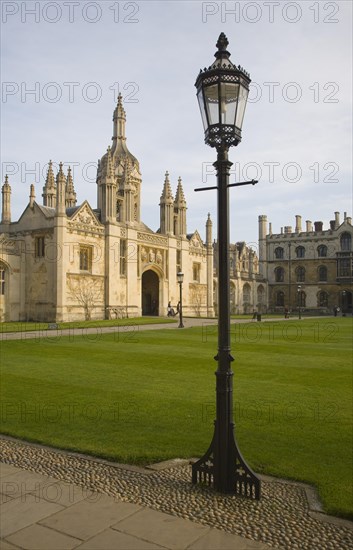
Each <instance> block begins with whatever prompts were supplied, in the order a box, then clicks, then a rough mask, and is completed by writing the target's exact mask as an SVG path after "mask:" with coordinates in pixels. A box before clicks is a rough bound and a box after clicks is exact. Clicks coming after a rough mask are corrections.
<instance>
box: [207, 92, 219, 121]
mask: <svg viewBox="0 0 353 550" xmlns="http://www.w3.org/2000/svg"><path fill="white" fill-rule="evenodd" d="M204 91H205V101H206V109H207V115H208V122H209V125H210V126H212V125H213V124H218V123H219V109H218V84H212V85H211V86H205V88H204Z"/></svg>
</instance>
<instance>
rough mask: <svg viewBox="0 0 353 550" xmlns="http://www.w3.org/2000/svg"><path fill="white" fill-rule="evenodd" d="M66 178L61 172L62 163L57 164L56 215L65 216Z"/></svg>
mask: <svg viewBox="0 0 353 550" xmlns="http://www.w3.org/2000/svg"><path fill="white" fill-rule="evenodd" d="M65 199H66V177H65V174H64V172H63V163H62V162H60V164H59V172H58V173H57V176H56V212H57V214H58V215H63V214H65V208H66V201H65Z"/></svg>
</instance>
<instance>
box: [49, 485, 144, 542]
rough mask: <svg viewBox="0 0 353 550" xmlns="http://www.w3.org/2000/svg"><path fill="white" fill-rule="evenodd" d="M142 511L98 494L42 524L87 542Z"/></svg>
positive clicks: (52, 516)
mask: <svg viewBox="0 0 353 550" xmlns="http://www.w3.org/2000/svg"><path fill="white" fill-rule="evenodd" d="M48 504H49V503H48ZM140 509H141V507H140V506H138V505H136V504H130V503H127V502H116V501H115V500H114V498H113V497H108V496H106V495H102V494H99V493H97V498H95V499H92V498H90V499H89V500H87V499H86V500H82V501H81V502H78V503H76V504H73V505H72V506H70V507H68V508H65V509H64V510H61V511H60V512H58V513H56V514H54V515H51V516H50V517H49V518H47V519H44V520H43V521H41V522H40V524H41V525H45V526H47V527H50V528H52V529H55V530H56V531H60V532H61V533H66V534H67V535H70V536H72V537H76V538H78V539H81V540H87V539H89V538H91V537H93V536H94V535H97V534H98V533H100V532H101V531H103V530H104V529H106V528H107V527H110V526H111V525H113V524H115V523H117V522H118V521H120V520H122V519H124V518H127V517H128V516H131V514H134V513H135V512H137V511H139V510H140Z"/></svg>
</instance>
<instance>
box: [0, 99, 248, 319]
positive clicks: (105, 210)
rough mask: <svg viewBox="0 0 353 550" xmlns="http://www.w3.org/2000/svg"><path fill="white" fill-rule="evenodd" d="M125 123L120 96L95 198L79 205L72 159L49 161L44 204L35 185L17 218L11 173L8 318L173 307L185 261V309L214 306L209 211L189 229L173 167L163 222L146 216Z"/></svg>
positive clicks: (5, 237)
mask: <svg viewBox="0 0 353 550" xmlns="http://www.w3.org/2000/svg"><path fill="white" fill-rule="evenodd" d="M125 130H126V114H125V110H124V107H123V103H122V98H121V96H119V98H118V103H117V106H116V108H115V110H114V114H113V137H112V144H111V146H110V147H108V149H107V152H106V153H105V154H104V155H103V157H102V158H101V160H100V161H99V163H98V169H97V207H96V208H94V207H92V206H91V205H90V204H89V203H88V202H87V201H84V202H83V203H82V204H81V205H77V197H76V193H75V188H74V182H73V178H72V174H71V170H70V168H69V169H68V171H67V173H66V174H65V173H64V169H63V165H62V163H60V165H59V170H58V173H57V174H56V176H55V175H54V171H53V164H52V162H51V161H50V162H49V164H48V171H47V178H46V181H45V184H44V186H43V193H42V199H43V200H42V204H40V203H39V202H37V201H36V197H35V189H34V186H33V185H31V187H30V193H29V203H28V205H27V207H26V208H25V210H24V212H23V213H22V215H21V217H20V218H19V219H18V220H17V221H11V186H10V183H9V181H8V178H7V176H6V178H5V182H4V184H3V186H2V218H1V225H0V232H1V236H0V283H1V287H0V320H1V321H5V320H6V321H28V320H35V321H47V322H52V321H56V322H60V321H73V320H83V319H90V318H92V319H104V318H116V317H126V316H129V317H135V316H140V315H166V312H167V305H168V302H169V301H171V303H172V305H173V306H174V307H176V305H177V302H178V300H179V285H178V283H177V277H176V274H177V272H178V271H182V272H183V273H184V283H183V312H184V314H185V315H192V316H193V315H201V316H210V317H212V316H214V311H215V307H214V306H215V304H214V297H213V294H214V293H213V289H214V287H216V284H217V277H215V273H214V269H213V266H214V244H213V239H212V221H211V219H210V217H209V216H208V219H207V222H206V240H205V242H204V241H203V240H202V238H201V236H200V234H199V232H198V231H197V230H196V231H194V232H192V233H187V226H186V221H187V220H186V210H187V205H186V200H185V196H184V191H183V185H182V181H181V178H179V179H178V182H177V186H176V193H175V197H174V196H173V192H172V188H171V183H170V179H169V174H168V172H167V173H166V174H165V179H164V184H163V187H162V194H161V198H160V205H159V206H160V228H159V230H158V231H157V232H154V231H152V230H151V229H150V228H149V227H147V226H146V225H145V224H144V223H143V222H142V221H141V216H140V209H141V187H142V176H141V171H140V165H139V162H138V160H137V159H136V158H135V157H134V156H133V155H132V154H131V153H130V151H129V149H128V147H127V144H126V131H125ZM245 248H246V247H245ZM245 248H244V250H245ZM246 250H247V249H246ZM246 254H250V252H249V251H247V252H246ZM254 258H255V257H254ZM245 262H248V260H245ZM254 262H255V259H252V260H251V262H250V263H246V264H244V265H246V266H248V267H249V266H250V265H251V266H254V265H255V263H256V262H255V263H254ZM239 265H240V264H239ZM248 267H244V268H241V269H239V270H238V269H237V270H236V273H237V277H244V278H245V279H246V282H248V281H249V282H250V281H252V280H253V278H254V276H253V274H252V271H253V270H254V268H253V267H251V270H252V271H251V274H249V276H248V275H247V269H248ZM234 269H235V268H234ZM249 269H250V267H249ZM255 270H256V269H255ZM234 273H235V271H234ZM250 284H252V283H251V282H250ZM237 292H238V291H237ZM239 292H240V291H239ZM252 293H253V291H252ZM251 307H252V306H251ZM243 309H244V308H242V306H239V311H243Z"/></svg>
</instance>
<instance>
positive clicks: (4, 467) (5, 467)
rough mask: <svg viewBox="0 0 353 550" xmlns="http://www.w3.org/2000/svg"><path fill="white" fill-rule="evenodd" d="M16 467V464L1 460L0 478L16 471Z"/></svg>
mask: <svg viewBox="0 0 353 550" xmlns="http://www.w3.org/2000/svg"><path fill="white" fill-rule="evenodd" d="M18 471H19V470H18V468H16V466H12V465H11V464H4V463H3V462H1V463H0V479H1V478H3V477H4V476H7V475H8V474H14V473H16V472H18Z"/></svg>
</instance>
